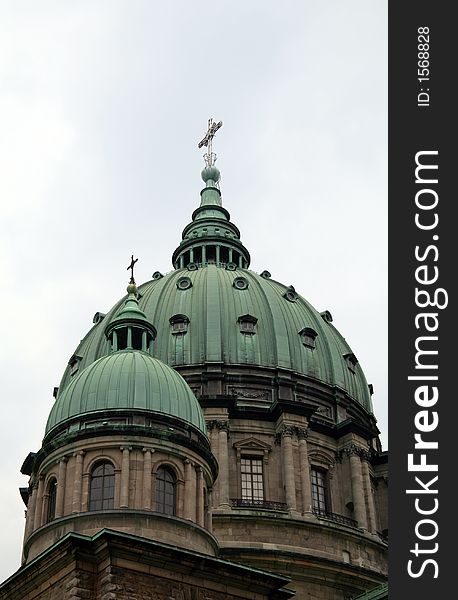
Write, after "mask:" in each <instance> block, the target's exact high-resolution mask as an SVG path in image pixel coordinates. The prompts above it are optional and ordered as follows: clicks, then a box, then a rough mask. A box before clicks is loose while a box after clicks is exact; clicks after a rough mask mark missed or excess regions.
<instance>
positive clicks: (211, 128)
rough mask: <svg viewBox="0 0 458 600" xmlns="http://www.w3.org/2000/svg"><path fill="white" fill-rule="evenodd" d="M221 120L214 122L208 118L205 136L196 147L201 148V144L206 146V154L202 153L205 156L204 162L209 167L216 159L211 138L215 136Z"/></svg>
mask: <svg viewBox="0 0 458 600" xmlns="http://www.w3.org/2000/svg"><path fill="white" fill-rule="evenodd" d="M222 124H223V122H222V121H220V122H219V123H214V122H213V119H208V129H207V133H206V134H205V137H204V139H203V140H201V141H200V142H199V143H198V145H197V147H198V148H202V146H207V149H208V150H207V154H205V155H204V158H205V162H206V163H207V165H208V166H209V167H211V166H212V165H213V164H214V162H215V160H216V154H214V153H213V145H212V142H213V138H214V137H215V133H216V132H217V131H218V129H219V128H220V127H221V126H222Z"/></svg>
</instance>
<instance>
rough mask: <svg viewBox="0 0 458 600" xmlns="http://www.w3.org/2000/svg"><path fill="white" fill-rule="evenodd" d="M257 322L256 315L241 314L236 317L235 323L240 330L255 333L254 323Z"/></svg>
mask: <svg viewBox="0 0 458 600" xmlns="http://www.w3.org/2000/svg"><path fill="white" fill-rule="evenodd" d="M257 322H258V320H257V318H256V317H253V316H252V315H242V316H241V317H239V318H238V319H237V323H238V324H239V326H240V332H241V333H245V334H248V335H253V334H255V333H256V323H257Z"/></svg>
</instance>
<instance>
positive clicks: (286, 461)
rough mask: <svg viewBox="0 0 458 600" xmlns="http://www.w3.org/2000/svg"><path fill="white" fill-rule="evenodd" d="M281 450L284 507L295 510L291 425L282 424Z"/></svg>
mask: <svg viewBox="0 0 458 600" xmlns="http://www.w3.org/2000/svg"><path fill="white" fill-rule="evenodd" d="M280 433H281V450H282V466H283V482H284V485H285V494H286V507H287V509H288V510H289V511H295V510H296V481H295V477H294V459H293V440H292V437H293V433H294V429H293V427H286V426H284V427H283V428H282V430H281V432H280Z"/></svg>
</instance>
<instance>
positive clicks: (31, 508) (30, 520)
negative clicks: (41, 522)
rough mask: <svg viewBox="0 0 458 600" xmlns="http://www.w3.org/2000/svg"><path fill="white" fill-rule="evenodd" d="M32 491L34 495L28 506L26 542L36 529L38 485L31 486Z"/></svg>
mask: <svg viewBox="0 0 458 600" xmlns="http://www.w3.org/2000/svg"><path fill="white" fill-rule="evenodd" d="M31 490H32V493H31V495H30V497H29V502H28V505H27V520H26V522H25V533H24V539H25V540H26V539H27V538H28V537H29V535H30V534H31V533H32V531H33V529H34V519H35V505H36V502H37V492H38V489H37V484H36V483H33V484H31Z"/></svg>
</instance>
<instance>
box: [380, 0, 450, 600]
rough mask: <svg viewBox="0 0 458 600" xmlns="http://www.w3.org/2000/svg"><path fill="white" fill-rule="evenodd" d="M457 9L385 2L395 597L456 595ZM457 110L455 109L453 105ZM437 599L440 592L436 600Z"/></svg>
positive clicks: (419, 1) (418, 0)
mask: <svg viewBox="0 0 458 600" xmlns="http://www.w3.org/2000/svg"><path fill="white" fill-rule="evenodd" d="M454 8H455V7H454V5H453V3H452V2H445V1H436V2H432V1H430V2H426V1H424V0H403V1H399V0H391V1H390V2H389V302H390V305H389V323H390V325H389V328H390V329H389V394H390V398H389V417H390V431H389V453H390V459H389V464H390V529H389V534H390V542H389V548H390V550H389V557H390V575H389V587H390V597H391V598H393V599H394V598H401V597H405V594H408V597H409V598H415V600H422V599H423V598H424V599H426V598H428V600H431V598H433V599H434V598H438V597H439V596H437V593H440V594H441V597H449V596H450V595H451V596H455V595H456V592H455V593H454V592H453V589H454V585H453V584H454V579H455V577H454V574H455V572H456V573H458V568H457V567H455V551H454V550H455V548H454V547H455V545H456V544H455V541H456V540H458V524H457V522H458V506H457V503H456V502H455V497H456V494H457V492H456V489H457V487H458V465H457V464H456V463H457V461H458V453H457V452H456V446H457V444H458V427H457V425H458V423H457V420H456V417H457V410H456V406H457V404H458V397H457V396H458V394H457V392H456V388H457V387H458V386H457V383H456V380H457V379H458V361H457V360H456V357H458V351H457V346H458V344H457V337H458V327H457V324H456V316H457V315H456V293H455V288H456V285H454V284H455V280H456V274H455V273H456V272H457V267H456V263H457V260H456V259H457V258H458V252H457V242H458V228H457V222H458V218H457V217H456V214H457V210H456V208H457V206H458V195H457V193H456V191H455V190H454V189H453V186H452V178H453V176H454V174H455V173H458V169H457V167H456V166H455V165H454V163H455V160H456V151H455V147H454V146H455V143H454V142H455V139H456V137H457V134H458V127H457V121H458V119H457V116H456V102H455V101H454V98H453V93H454V92H453V91H452V90H454V89H456V87H457V77H458V75H457V68H456V64H455V61H456V58H457V56H458V53H457V51H456V39H457V35H456V20H455V19H454V18H453V16H452V11H453V12H454ZM452 103H453V104H454V107H453V108H452ZM435 594H436V595H435Z"/></svg>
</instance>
